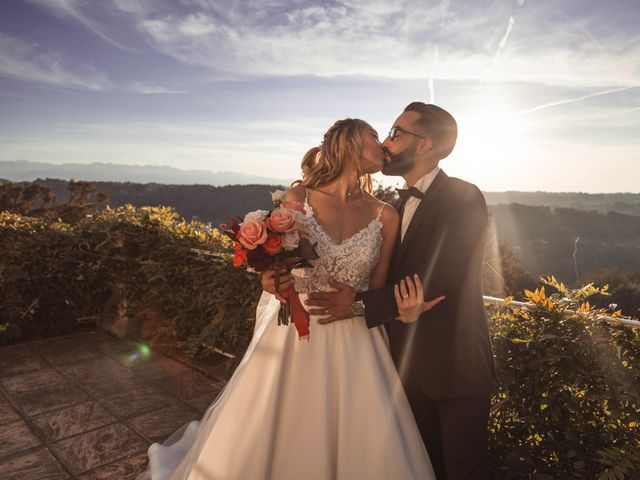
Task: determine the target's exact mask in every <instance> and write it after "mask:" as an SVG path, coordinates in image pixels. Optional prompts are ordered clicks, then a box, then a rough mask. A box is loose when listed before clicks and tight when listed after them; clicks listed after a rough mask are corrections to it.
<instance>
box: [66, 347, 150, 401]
mask: <svg viewBox="0 0 640 480" xmlns="http://www.w3.org/2000/svg"><path fill="white" fill-rule="evenodd" d="M60 369H61V370H62V371H63V372H64V373H65V374H66V375H68V376H69V377H70V378H73V379H74V380H75V381H76V382H77V383H78V384H80V385H82V387H83V388H86V390H87V391H88V392H90V393H91V394H92V395H95V396H97V397H102V396H105V395H109V394H112V393H117V392H122V391H127V390H130V389H132V388H135V387H136V386H137V385H139V384H140V383H143V382H144V381H143V380H141V379H140V378H139V377H138V376H136V375H135V374H134V373H133V372H132V371H131V370H129V369H128V368H126V367H124V366H123V365H121V364H120V363H118V362H117V361H115V360H114V359H112V358H110V357H99V358H96V359H92V360H89V361H86V362H81V363H76V364H69V365H62V366H61V367H60Z"/></svg>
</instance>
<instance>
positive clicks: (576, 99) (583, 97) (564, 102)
mask: <svg viewBox="0 0 640 480" xmlns="http://www.w3.org/2000/svg"><path fill="white" fill-rule="evenodd" d="M639 87H640V86H639V85H632V86H626V87H621V88H612V89H609V90H602V91H599V92H594V93H589V94H587V95H581V96H579V97H574V98H565V99H563V100H558V101H556V102H550V103H545V104H543V105H538V106H536V107H533V108H528V109H526V110H521V111H520V112H518V113H519V114H520V115H526V114H529V113H533V112H538V111H540V110H545V109H547V108H552V107H557V106H560V105H567V104H569V103H576V102H582V101H583V100H588V99H590V98H594V97H601V96H603V95H611V94H612V93H618V92H624V91H625V90H630V89H632V88H639Z"/></svg>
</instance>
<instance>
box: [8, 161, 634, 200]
mask: <svg viewBox="0 0 640 480" xmlns="http://www.w3.org/2000/svg"><path fill="white" fill-rule="evenodd" d="M1 162H3V161H2V160H0V163H1ZM15 162H26V163H46V162H31V161H30V160H23V159H20V160H15ZM49 165H55V164H49ZM65 165H67V166H71V165H81V166H91V165H106V166H122V167H138V168H146V167H152V168H169V169H176V170H180V171H182V172H204V173H210V174H213V175H216V174H233V175H244V176H249V175H247V174H246V173H243V172H238V171H233V170H219V171H213V170H185V169H181V168H179V167H172V166H170V165H153V164H149V165H127V164H121V163H112V162H92V163H64V164H58V165H55V166H65ZM262 178H264V179H265V180H271V179H272V180H277V179H276V178H273V177H262ZM396 178H397V177H386V176H384V175H382V174H379V173H378V174H375V175H373V180H374V182H376V181H379V182H380V183H381V184H382V185H383V186H384V187H394V186H396V185H395V184H397V183H402V180H397V179H396ZM0 179H4V177H3V176H2V173H0ZM6 180H10V181H13V180H11V179H6ZM38 180H45V181H46V180H61V181H69V180H70V179H66V178H50V177H47V178H43V179H38ZM73 180H76V179H73ZM290 180H291V181H292V182H293V181H295V180H296V179H290ZM382 180H387V181H388V183H385V182H382ZM23 181H27V182H28V181H35V180H18V182H23ZM86 181H91V182H103V183H106V182H112V183H137V184H159V185H184V186H190V185H208V186H212V187H222V186H224V187H227V186H248V185H266V186H285V187H286V184H282V183H252V182H249V183H232V184H226V185H214V184H211V183H165V182H157V181H149V182H139V181H128V180H126V181H125V180H86ZM374 185H375V183H374ZM482 192H483V193H490V194H507V193H531V194H537V193H545V194H573V195H576V194H578V195H640V191H638V192H631V191H612V192H584V191H577V190H575V191H569V190H558V191H550V190H482Z"/></svg>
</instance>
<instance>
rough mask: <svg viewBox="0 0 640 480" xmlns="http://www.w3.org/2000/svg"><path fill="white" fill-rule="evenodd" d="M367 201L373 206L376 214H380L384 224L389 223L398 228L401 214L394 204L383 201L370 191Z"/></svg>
mask: <svg viewBox="0 0 640 480" xmlns="http://www.w3.org/2000/svg"><path fill="white" fill-rule="evenodd" d="M367 202H369V204H370V205H371V208H372V209H373V210H374V211H375V214H376V215H379V216H380V220H381V221H382V224H383V225H385V226H387V225H389V226H391V227H392V228H396V227H397V226H398V222H399V221H400V215H399V214H398V211H397V210H396V209H395V208H394V207H393V205H390V204H388V203H386V202H383V201H382V200H380V199H378V198H376V197H375V196H373V195H372V194H370V193H367Z"/></svg>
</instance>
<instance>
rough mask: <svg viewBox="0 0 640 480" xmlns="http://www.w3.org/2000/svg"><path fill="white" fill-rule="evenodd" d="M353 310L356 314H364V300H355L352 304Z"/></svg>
mask: <svg viewBox="0 0 640 480" xmlns="http://www.w3.org/2000/svg"><path fill="white" fill-rule="evenodd" d="M351 310H352V311H353V313H354V315H364V302H363V301H362V300H358V301H357V302H353V304H352V305H351Z"/></svg>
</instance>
